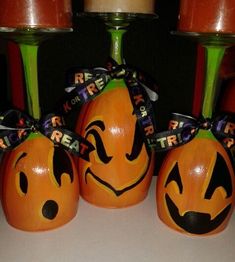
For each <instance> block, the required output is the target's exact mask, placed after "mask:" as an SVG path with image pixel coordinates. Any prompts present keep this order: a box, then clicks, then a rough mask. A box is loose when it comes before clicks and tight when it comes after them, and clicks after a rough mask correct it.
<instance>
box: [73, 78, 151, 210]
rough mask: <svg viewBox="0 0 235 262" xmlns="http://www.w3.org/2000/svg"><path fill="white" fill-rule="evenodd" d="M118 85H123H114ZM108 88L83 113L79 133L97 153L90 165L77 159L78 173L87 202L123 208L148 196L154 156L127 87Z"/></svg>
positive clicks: (79, 122) (94, 152)
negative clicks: (145, 140)
mask: <svg viewBox="0 0 235 262" xmlns="http://www.w3.org/2000/svg"><path fill="white" fill-rule="evenodd" d="M118 82H119V83H122V82H121V81H115V84H117V83H118ZM110 84H112V83H110ZM110 84H109V87H110ZM120 85H121V84H120ZM107 89H108V91H104V92H103V93H102V95H100V96H98V97H96V98H95V99H94V100H93V101H91V102H90V103H88V104H87V105H85V106H84V107H83V109H82V111H81V113H80V117H79V119H78V123H77V128H76V130H77V132H78V133H79V134H81V135H82V136H84V137H86V138H87V139H88V140H89V141H90V142H91V143H92V144H93V145H94V146H95V148H96V150H95V151H93V152H92V153H91V154H90V162H86V161H84V160H82V159H78V173H79V179H80V189H81V196H82V197H83V198H84V199H85V200H87V201H88V202H90V203H92V204H94V205H97V206H101V207H109V208H120V207H126V206H130V205H134V204H137V203H138V202H140V201H142V200H143V199H144V198H145V197H146V195H147V192H148V189H149V185H150V182H151V178H152V173H153V168H154V154H153V153H150V152H148V151H147V149H146V146H145V144H144V141H143V138H142V135H141V134H140V130H139V127H138V123H137V119H136V116H135V114H134V113H133V106H132V103H131V100H130V97H129V93H128V90H127V88H126V87H123V86H120V87H115V88H113V89H112V88H108V86H107Z"/></svg>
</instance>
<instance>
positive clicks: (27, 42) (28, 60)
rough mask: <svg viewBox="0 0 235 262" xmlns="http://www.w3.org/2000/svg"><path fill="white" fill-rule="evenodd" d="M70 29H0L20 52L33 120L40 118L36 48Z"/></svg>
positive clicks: (28, 105)
mask: <svg viewBox="0 0 235 262" xmlns="http://www.w3.org/2000/svg"><path fill="white" fill-rule="evenodd" d="M71 31H72V29H70V28H68V29H59V28H34V27H32V28H31V27H27V28H9V27H0V34H1V35H2V36H3V37H5V38H7V39H9V40H12V41H15V42H16V43H17V44H18V45H19V47H20V51H21V55H22V62H23V66H24V75H25V85H26V95H27V110H28V113H29V114H30V115H31V116H32V117H34V118H35V119H39V118H40V116H41V110H40V103H39V90H38V64H37V62H38V59H37V54H38V48H39V45H40V43H41V42H42V41H44V40H46V39H48V38H51V37H53V36H54V35H56V34H58V33H60V34H61V33H67V32H71Z"/></svg>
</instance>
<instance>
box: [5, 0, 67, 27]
mask: <svg viewBox="0 0 235 262" xmlns="http://www.w3.org/2000/svg"><path fill="white" fill-rule="evenodd" d="M71 17H72V11H71V0H33V1H32V0H1V4H0V27H10V28H25V27H34V28H70V27H72V18H71Z"/></svg>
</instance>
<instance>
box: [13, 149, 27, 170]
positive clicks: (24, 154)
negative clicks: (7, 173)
mask: <svg viewBox="0 0 235 262" xmlns="http://www.w3.org/2000/svg"><path fill="white" fill-rule="evenodd" d="M26 156H27V153H25V152H23V153H22V154H21V155H20V156H19V157H18V159H17V160H16V162H15V166H14V167H16V165H17V164H18V162H19V161H20V160H21V159H22V158H23V157H26Z"/></svg>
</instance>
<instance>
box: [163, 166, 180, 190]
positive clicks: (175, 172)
mask: <svg viewBox="0 0 235 262" xmlns="http://www.w3.org/2000/svg"><path fill="white" fill-rule="evenodd" d="M171 181H175V182H176V184H177V185H178V187H179V192H180V194H182V192H183V185H182V181H181V177H180V173H179V167H178V163H176V164H175V166H174V167H173V169H172V170H171V172H170V174H169V176H168V178H167V181H166V183H165V187H167V185H168V184H169V183H170V182H171Z"/></svg>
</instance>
